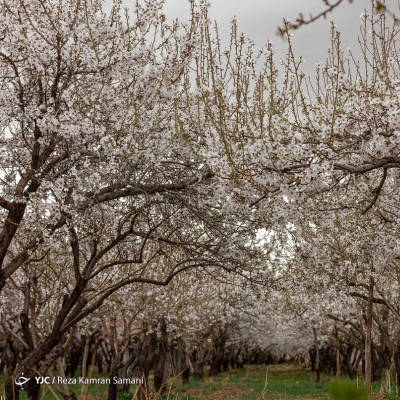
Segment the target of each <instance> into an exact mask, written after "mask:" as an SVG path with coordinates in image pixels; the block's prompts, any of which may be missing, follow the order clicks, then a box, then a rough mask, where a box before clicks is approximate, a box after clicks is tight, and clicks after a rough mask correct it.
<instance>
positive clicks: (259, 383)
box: [0, 364, 400, 400]
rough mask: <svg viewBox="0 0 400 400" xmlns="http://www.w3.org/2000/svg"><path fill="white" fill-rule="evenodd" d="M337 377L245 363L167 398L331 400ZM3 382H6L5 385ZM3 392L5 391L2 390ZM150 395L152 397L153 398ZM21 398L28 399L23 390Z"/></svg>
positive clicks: (173, 385) (95, 394)
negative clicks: (329, 387) (330, 390)
mask: <svg viewBox="0 0 400 400" xmlns="http://www.w3.org/2000/svg"><path fill="white" fill-rule="evenodd" d="M0 379H1V380H0V383H1V384H3V381H4V379H3V377H0ZM332 379H334V377H332V376H330V375H322V379H321V381H320V382H319V383H315V376H314V374H313V373H312V372H311V371H310V368H309V367H307V366H299V365H294V364H283V365H274V366H264V365H256V366H254V365H253V366H246V368H245V369H243V370H232V371H228V372H223V373H221V374H219V375H218V376H216V377H205V378H204V379H196V378H193V377H192V378H191V380H190V385H188V386H185V385H183V384H182V383H181V380H180V378H179V377H177V378H173V379H171V380H170V386H169V390H168V392H167V393H166V394H165V395H164V396H163V399H165V400H329V395H328V393H327V385H328V384H329V382H330V381H332ZM2 386H3V385H2ZM71 389H73V391H74V392H75V393H81V387H80V386H79V385H72V386H71ZM0 395H4V394H3V393H0ZM106 397H107V386H97V387H96V386H90V387H89V390H88V393H87V395H86V396H84V395H83V396H82V395H81V396H78V398H79V399H85V400H102V399H105V398H106ZM152 398H153V397H150V398H149V399H152ZM20 399H21V400H25V399H26V393H22V395H21V396H20ZM42 399H43V400H54V399H62V397H61V396H60V395H57V394H56V393H55V391H54V389H51V388H47V389H45V390H44V392H43V395H42ZM128 399H129V400H134V399H135V391H134V388H132V390H131V394H130V395H129V396H127V395H126V394H123V395H121V394H120V395H119V396H118V400H128ZM399 399H400V395H396V394H383V393H381V385H380V383H379V382H376V383H375V384H374V394H373V396H372V400H399ZM348 400H350V399H348Z"/></svg>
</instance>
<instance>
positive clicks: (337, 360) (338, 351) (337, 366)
mask: <svg viewBox="0 0 400 400" xmlns="http://www.w3.org/2000/svg"><path fill="white" fill-rule="evenodd" d="M335 341H336V378H339V376H340V373H341V371H340V341H339V334H338V330H337V326H336V325H335Z"/></svg>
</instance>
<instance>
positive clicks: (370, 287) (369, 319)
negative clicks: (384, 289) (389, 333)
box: [365, 276, 374, 396]
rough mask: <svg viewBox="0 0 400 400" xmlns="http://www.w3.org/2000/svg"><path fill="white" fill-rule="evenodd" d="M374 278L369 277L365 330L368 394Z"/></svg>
mask: <svg viewBox="0 0 400 400" xmlns="http://www.w3.org/2000/svg"><path fill="white" fill-rule="evenodd" d="M373 297H374V278H373V277H372V276H370V277H369V285H368V304H367V314H366V332H365V385H366V386H367V392H368V396H369V395H370V394H371V385H372V317H373Z"/></svg>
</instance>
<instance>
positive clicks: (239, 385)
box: [170, 365, 330, 400]
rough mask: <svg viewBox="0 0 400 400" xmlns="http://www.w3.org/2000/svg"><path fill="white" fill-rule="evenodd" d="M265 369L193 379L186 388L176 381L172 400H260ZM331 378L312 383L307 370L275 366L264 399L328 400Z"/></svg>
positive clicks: (263, 386) (249, 368)
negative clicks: (328, 385) (328, 384)
mask: <svg viewBox="0 0 400 400" xmlns="http://www.w3.org/2000/svg"><path fill="white" fill-rule="evenodd" d="M266 371H267V367H264V366H249V367H246V369H245V370H237V371H229V372H225V373H222V374H220V375H218V376H217V377H214V378H205V379H203V380H198V379H192V380H191V384H190V386H189V387H185V386H183V385H182V384H180V383H179V382H178V381H176V382H175V384H174V387H173V389H172V390H171V395H170V398H171V399H174V400H205V399H213V400H214V399H215V400H222V399H227V400H228V399H232V400H235V399H237V400H239V399H240V400H258V399H262V398H263V396H262V394H263V391H264V388H265V384H266ZM329 380H330V378H329V377H326V376H323V377H322V379H321V382H320V383H315V381H314V376H313V375H312V374H311V373H310V372H309V370H308V369H305V368H301V367H298V366H296V367H294V366H288V365H283V366H276V367H271V368H269V371H268V384H267V390H266V395H265V396H264V398H265V399H268V400H286V399H287V400H290V399H293V400H294V399H304V400H305V399H307V400H308V399H310V400H311V399H312V400H328V395H327V394H326V393H327V392H326V386H327V383H328V382H329Z"/></svg>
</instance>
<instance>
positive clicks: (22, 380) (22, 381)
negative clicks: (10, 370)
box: [14, 372, 30, 390]
mask: <svg viewBox="0 0 400 400" xmlns="http://www.w3.org/2000/svg"><path fill="white" fill-rule="evenodd" d="M29 379H30V378H26V377H25V376H24V373H23V372H22V373H20V374H18V375H17V376H16V377H15V379H14V382H15V384H16V385H17V386H19V387H20V388H21V389H22V390H24V388H23V387H22V386H23V385H25V383H26V382H28V381H29Z"/></svg>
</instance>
